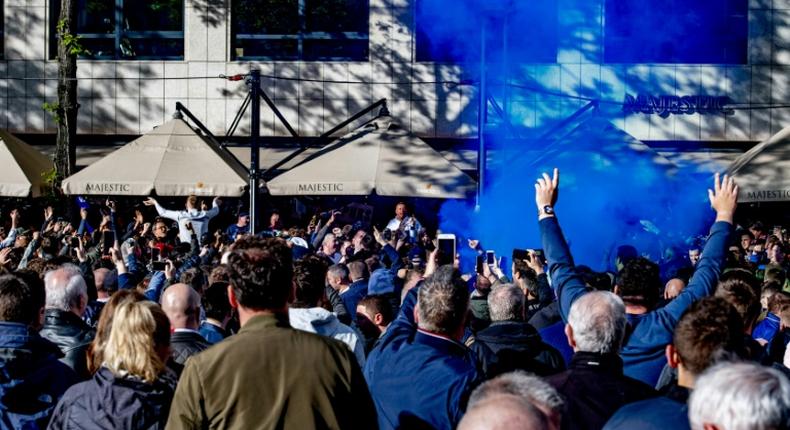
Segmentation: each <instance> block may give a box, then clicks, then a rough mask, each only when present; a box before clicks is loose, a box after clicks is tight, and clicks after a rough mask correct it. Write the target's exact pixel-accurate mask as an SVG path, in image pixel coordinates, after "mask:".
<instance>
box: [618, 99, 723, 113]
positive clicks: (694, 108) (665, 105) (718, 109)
mask: <svg viewBox="0 0 790 430" xmlns="http://www.w3.org/2000/svg"><path fill="white" fill-rule="evenodd" d="M729 104H732V100H731V99H730V98H729V97H726V96H669V95H646V94H639V95H637V96H632V95H631V94H626V95H625V99H624V100H623V112H625V113H646V114H655V115H658V116H660V117H662V118H667V117H668V116H669V115H684V114H685V115H692V114H695V113H698V114H700V115H710V114H723V115H732V114H734V113H735V111H734V110H733V109H732V108H728V107H727V105H729Z"/></svg>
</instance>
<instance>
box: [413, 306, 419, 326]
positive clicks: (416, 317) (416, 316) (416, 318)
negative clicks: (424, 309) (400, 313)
mask: <svg viewBox="0 0 790 430" xmlns="http://www.w3.org/2000/svg"><path fill="white" fill-rule="evenodd" d="M414 322H415V323H416V324H419V323H420V304H419V303H417V304H416V305H414Z"/></svg>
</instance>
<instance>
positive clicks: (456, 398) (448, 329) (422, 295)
mask: <svg viewBox="0 0 790 430" xmlns="http://www.w3.org/2000/svg"><path fill="white" fill-rule="evenodd" d="M433 256H435V255H433ZM415 304H416V306H415ZM468 308H469V293H468V291H467V289H466V285H465V284H464V282H463V281H461V280H460V277H459V276H458V273H457V271H455V270H454V269H453V267H452V266H443V267H441V268H440V269H439V270H438V271H437V272H436V273H434V274H433V275H431V276H430V277H429V278H428V279H426V280H425V282H424V284H423V285H422V286H421V287H418V288H414V289H412V290H411V291H409V293H408V294H407V295H406V298H405V299H404V301H403V306H402V307H401V312H400V314H399V315H398V317H397V318H396V319H395V321H393V322H392V324H390V326H389V328H388V329H387V331H386V333H385V334H384V336H383V337H382V338H381V340H380V341H379V344H378V346H377V347H376V348H375V349H373V351H372V352H371V353H370V355H369V356H368V361H367V364H366V365H365V379H366V380H367V381H368V385H369V387H370V393H371V395H372V396H373V402H374V403H375V404H376V410H377V412H378V421H379V427H380V428H381V429H382V430H386V429H396V428H408V429H421V428H434V429H447V430H450V429H453V428H455V426H456V425H457V424H458V422H459V421H460V420H461V416H462V413H463V408H464V404H465V402H466V399H467V397H468V394H469V392H470V391H471V389H472V388H473V385H474V384H475V382H476V381H477V380H478V377H479V374H478V371H477V367H476V365H475V360H474V358H473V356H472V355H471V353H470V351H469V350H468V349H467V348H466V347H465V346H464V345H463V344H461V343H460V342H459V340H460V339H461V338H462V336H463V334H464V322H465V319H466V313H467V309H468Z"/></svg>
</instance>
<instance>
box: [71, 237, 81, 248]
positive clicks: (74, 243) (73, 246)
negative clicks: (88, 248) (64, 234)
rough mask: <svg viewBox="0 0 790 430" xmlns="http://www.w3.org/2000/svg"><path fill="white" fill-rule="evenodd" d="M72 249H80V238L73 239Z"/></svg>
mask: <svg viewBox="0 0 790 430" xmlns="http://www.w3.org/2000/svg"><path fill="white" fill-rule="evenodd" d="M71 247H72V248H79V247H80V238H78V237H77V236H74V237H72V238H71Z"/></svg>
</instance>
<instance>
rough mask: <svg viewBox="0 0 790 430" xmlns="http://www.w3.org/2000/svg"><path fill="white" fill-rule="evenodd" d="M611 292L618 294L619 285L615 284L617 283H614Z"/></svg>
mask: <svg viewBox="0 0 790 430" xmlns="http://www.w3.org/2000/svg"><path fill="white" fill-rule="evenodd" d="M612 292H613V293H614V294H615V295H616V296H619V295H620V286H619V285H617V284H615V285H614V288H613V289H612Z"/></svg>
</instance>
